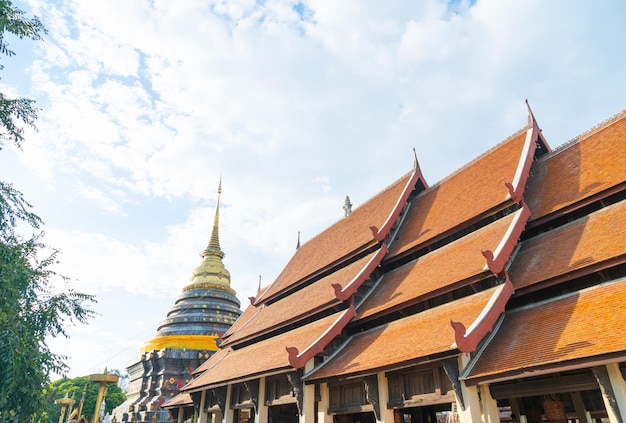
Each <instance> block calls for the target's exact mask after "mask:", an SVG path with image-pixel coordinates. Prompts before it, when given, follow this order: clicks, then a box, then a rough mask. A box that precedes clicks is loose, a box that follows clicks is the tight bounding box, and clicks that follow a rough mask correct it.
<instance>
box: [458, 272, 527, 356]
mask: <svg viewBox="0 0 626 423" xmlns="http://www.w3.org/2000/svg"><path fill="white" fill-rule="evenodd" d="M504 275H505V281H504V283H503V284H502V285H500V286H499V287H498V288H499V289H498V290H496V291H495V292H494V293H493V295H492V296H491V298H490V299H489V302H488V303H487V305H485V308H484V309H483V311H482V312H481V313H480V315H479V316H478V317H477V318H476V320H475V321H474V323H472V325H471V326H470V328H469V329H468V330H466V329H465V325H463V323H461V322H454V321H452V320H450V325H452V328H453V329H454V339H455V341H456V342H455V343H456V346H457V348H458V349H460V350H461V351H463V352H464V353H471V352H474V351H476V347H477V346H478V343H479V342H480V341H481V340H482V339H483V338H484V337H485V335H487V334H488V333H489V332H491V330H492V329H493V325H494V324H495V323H496V321H497V320H498V318H499V317H500V315H501V314H502V313H504V307H505V306H506V303H507V302H508V301H509V298H511V295H513V293H514V292H515V289H514V288H513V284H512V283H511V280H510V279H509V274H508V273H507V272H506V270H505V271H504Z"/></svg>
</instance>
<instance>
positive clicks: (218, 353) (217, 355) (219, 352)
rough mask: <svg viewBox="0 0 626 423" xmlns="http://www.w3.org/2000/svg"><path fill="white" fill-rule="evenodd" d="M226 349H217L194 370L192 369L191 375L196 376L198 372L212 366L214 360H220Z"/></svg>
mask: <svg viewBox="0 0 626 423" xmlns="http://www.w3.org/2000/svg"><path fill="white" fill-rule="evenodd" d="M226 351H227V350H226V349H219V350H217V351H216V352H215V353H214V354H213V355H212V356H211V357H210V358H209V359H208V360H207V361H205V362H204V363H202V364H201V365H200V366H199V367H198V368H197V369H196V370H194V371H193V373H192V374H193V376H194V377H197V376H198V375H199V374H200V373H202V372H204V371H206V370H207V369H208V368H210V367H212V366H213V365H214V363H215V362H216V361H219V360H221V358H222V357H223V355H224V354H225V353H226Z"/></svg>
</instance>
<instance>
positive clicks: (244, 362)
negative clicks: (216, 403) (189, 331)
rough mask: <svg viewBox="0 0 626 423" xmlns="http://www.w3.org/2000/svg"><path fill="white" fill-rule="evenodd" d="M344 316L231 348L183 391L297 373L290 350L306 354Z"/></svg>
mask: <svg viewBox="0 0 626 423" xmlns="http://www.w3.org/2000/svg"><path fill="white" fill-rule="evenodd" d="M344 315H345V312H339V313H335V314H333V315H330V316H327V317H324V318H322V319H320V320H318V321H315V322H311V323H309V324H307V325H304V326H301V327H298V328H295V329H293V330H291V331H289V332H285V333H281V334H279V335H277V336H274V337H272V338H269V339H265V340H262V341H259V342H255V343H253V344H250V345H247V346H245V347H242V348H239V349H233V348H232V347H228V348H224V349H221V350H218V352H217V353H216V354H214V355H213V356H212V357H211V358H209V360H208V361H207V362H206V363H205V364H203V367H204V368H205V370H204V372H203V373H202V374H201V375H200V376H198V377H197V378H196V379H194V380H193V381H191V382H190V383H188V384H187V385H185V386H184V387H183V388H182V389H181V391H184V392H197V391H201V390H204V389H209V388H213V387H218V386H224V385H228V384H230V383H235V382H237V381H245V380H251V379H255V378H258V377H260V376H267V375H270V374H277V373H284V372H286V371H289V370H293V369H294V368H293V367H292V366H291V365H290V362H289V358H290V357H289V353H288V352H287V351H286V348H287V347H292V348H297V349H302V350H303V351H306V350H307V349H308V348H309V347H310V346H311V345H313V344H315V342H316V341H317V340H319V339H320V338H323V337H324V334H326V333H327V332H328V329H329V328H332V327H335V325H336V323H337V321H338V320H339V319H340V318H341V317H342V316H344Z"/></svg>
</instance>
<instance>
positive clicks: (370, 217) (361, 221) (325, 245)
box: [263, 172, 412, 299]
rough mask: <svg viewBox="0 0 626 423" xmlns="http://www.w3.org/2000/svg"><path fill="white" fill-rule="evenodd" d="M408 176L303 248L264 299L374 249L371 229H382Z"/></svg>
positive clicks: (409, 174) (408, 174) (409, 175)
mask: <svg viewBox="0 0 626 423" xmlns="http://www.w3.org/2000/svg"><path fill="white" fill-rule="evenodd" d="M411 174H412V172H409V173H407V174H406V175H405V176H403V177H402V178H400V179H399V180H398V181H396V182H395V183H393V184H392V185H391V186H389V187H388V188H386V189H385V190H383V191H382V192H381V193H379V194H378V195H376V196H375V197H373V198H372V199H370V200H369V201H367V202H366V203H365V204H363V205H362V206H361V207H359V208H357V209H355V210H354V211H353V212H352V213H351V214H350V215H349V216H348V217H345V218H343V219H341V220H340V221H338V222H337V223H335V224H334V225H332V226H331V227H330V228H328V229H326V230H325V231H324V232H322V233H320V234H319V235H317V236H316V237H314V238H313V239H311V240H310V241H308V242H306V243H305V244H303V245H302V246H301V247H300V248H299V249H298V251H296V254H295V255H294V256H293V257H292V258H291V260H290V261H289V263H288V264H287V266H286V267H285V268H284V269H283V271H282V272H281V273H280V275H278V278H277V279H276V281H274V283H273V284H272V285H271V286H270V287H269V289H268V291H267V292H266V293H265V295H264V296H263V299H267V298H270V297H272V296H273V295H275V294H277V293H279V292H281V291H283V290H284V289H285V288H288V287H289V286H292V285H293V284H295V283H296V282H298V281H300V280H302V279H303V278H305V277H307V276H309V275H311V274H314V273H315V272H317V271H319V270H321V269H323V268H325V267H327V266H328V265H329V264H331V263H334V262H336V261H337V260H339V259H341V258H343V257H345V256H347V255H349V254H350V253H352V252H354V251H356V250H359V249H361V248H362V247H364V246H365V245H368V244H371V245H373V244H374V243H375V240H374V238H373V235H372V231H371V230H370V226H376V227H381V226H382V225H383V224H384V223H385V221H386V220H387V217H388V216H389V214H390V213H391V211H392V210H393V207H394V205H395V203H396V201H397V200H398V198H399V197H400V195H401V194H402V192H403V190H404V187H405V185H406V182H407V180H408V179H409V178H410V177H411Z"/></svg>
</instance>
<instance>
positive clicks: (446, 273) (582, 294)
mask: <svg viewBox="0 0 626 423" xmlns="http://www.w3.org/2000/svg"><path fill="white" fill-rule="evenodd" d="M407 162H409V160H408V159H407ZM407 170H408V172H407V173H405V174H404V175H401V176H400V177H399V179H398V180H396V181H395V182H393V183H392V184H391V185H389V186H388V187H387V188H385V189H384V190H383V191H381V192H380V193H378V194H377V195H375V196H374V197H372V198H371V199H370V200H368V201H367V202H365V203H364V204H362V205H360V206H359V207H355V208H354V210H351V213H347V212H346V216H345V217H344V218H342V219H341V220H339V221H338V222H336V223H335V224H333V225H332V226H330V227H329V228H328V229H326V230H325V231H323V232H321V233H320V234H319V235H317V236H316V237H314V238H312V239H310V240H308V241H307V242H304V243H303V244H302V245H299V248H298V249H297V250H296V253H295V254H294V256H293V257H292V258H291V260H290V261H289V263H288V264H287V266H286V267H285V268H284V269H283V271H282V272H281V273H280V274H279V276H278V277H277V278H276V280H275V281H274V282H273V283H271V284H270V285H269V286H266V287H263V288H262V289H260V290H259V293H258V294H257V296H256V297H255V298H251V299H250V305H249V306H248V307H247V308H246V309H245V311H244V312H243V314H242V315H241V316H240V317H239V319H238V320H237V321H236V322H235V324H233V326H231V328H230V329H229V330H228V331H227V332H226V333H225V334H224V335H223V336H222V337H221V339H220V340H219V350H218V351H217V352H216V353H215V354H214V355H212V356H211V358H209V359H208V360H207V361H206V362H205V363H203V364H202V365H201V366H200V367H199V368H197V369H196V370H195V371H194V372H193V376H194V379H193V380H192V381H191V382H190V383H188V384H186V385H185V386H184V387H182V390H181V391H182V393H181V394H179V395H178V396H176V397H174V398H172V399H171V400H170V401H168V402H167V403H166V404H164V406H163V407H164V408H165V409H168V410H170V412H171V413H172V416H173V418H174V419H177V421H178V422H179V423H181V422H183V421H184V420H185V419H186V418H188V417H189V416H190V415H192V414H193V415H194V418H196V419H197V421H198V423H208V422H212V423H220V422H224V423H251V422H254V423H296V422H300V423H375V422H385V423H434V422H458V421H460V422H485V423H487V422H489V423H493V422H509V421H511V422H523V423H540V422H544V421H547V422H550V423H551V422H560V423H566V422H568V421H571V422H574V421H577V422H584V423H591V422H612V423H613V422H614V423H618V422H620V423H623V422H626V380H625V374H626V336H624V333H623V332H624V328H626V323H625V322H626V307H625V304H626V111H623V112H621V113H619V114H618V115H616V116H614V117H612V118H610V119H608V120H607V121H605V122H603V123H601V124H600V125H598V126H597V127H595V128H593V129H591V130H589V131H587V132H586V133H584V134H582V135H580V136H578V137H576V138H575V139H573V140H571V141H569V142H567V143H565V144H563V145H561V146H559V147H558V148H554V149H553V148H552V147H551V146H550V145H549V144H548V141H547V140H546V139H545V137H544V136H543V134H542V132H541V130H540V128H539V125H538V122H537V120H536V119H535V117H534V116H533V113H532V111H531V110H530V107H529V108H528V124H527V125H526V126H525V127H524V128H522V129H521V130H519V131H517V132H515V133H514V134H513V135H511V136H510V137H509V138H507V139H505V140H503V141H502V142H500V143H498V144H496V145H495V146H494V147H492V148H491V149H490V150H489V151H487V152H485V153H484V154H482V155H481V156H479V157H478V158H476V159H475V160H473V161H471V162H469V163H467V164H466V165H465V166H463V167H462V168H460V169H458V170H457V171H455V172H454V173H452V174H451V175H449V176H448V177H446V178H444V179H443V180H441V181H439V182H438V183H435V184H432V185H430V184H429V183H427V181H426V178H425V176H424V175H423V174H422V172H421V170H420V167H419V165H418V162H417V158H415V159H414V164H413V167H412V169H407Z"/></svg>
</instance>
